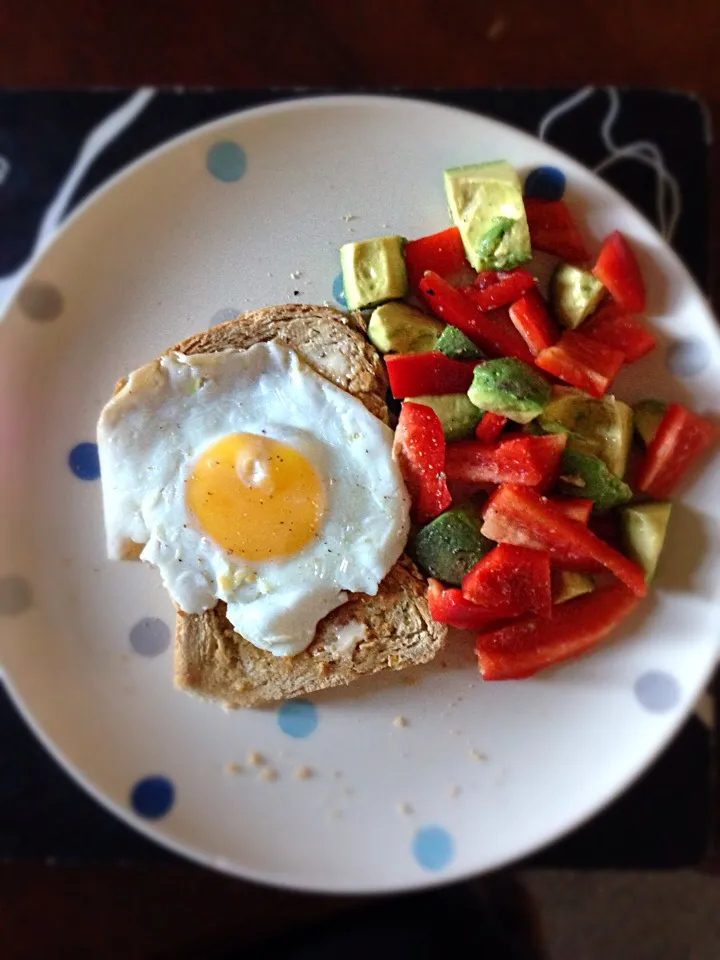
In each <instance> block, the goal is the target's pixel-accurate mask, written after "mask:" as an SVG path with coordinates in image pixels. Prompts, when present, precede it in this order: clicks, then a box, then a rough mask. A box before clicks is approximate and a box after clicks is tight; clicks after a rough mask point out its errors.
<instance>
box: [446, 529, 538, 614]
mask: <svg viewBox="0 0 720 960" xmlns="http://www.w3.org/2000/svg"><path fill="white" fill-rule="evenodd" d="M462 595H463V596H464V597H465V599H466V600H471V601H472V602H473V603H477V604H479V605H480V606H481V607H483V608H484V609H486V610H490V611H493V612H494V614H495V616H496V618H497V619H500V618H504V617H517V616H519V615H520V614H522V613H536V614H538V615H539V616H541V617H549V616H550V614H551V612H552V588H551V584H550V558H549V556H548V555H547V553H541V552H540V551H539V550H528V548H527V547H514V546H511V545H509V544H507V543H499V544H498V545H497V546H496V547H493V548H492V550H491V551H490V552H489V553H486V554H485V556H484V557H482V558H481V559H480V560H478V562H477V563H476V564H475V566H474V567H473V568H472V570H470V571H469V572H468V573H466V574H465V576H464V577H463V582H462Z"/></svg>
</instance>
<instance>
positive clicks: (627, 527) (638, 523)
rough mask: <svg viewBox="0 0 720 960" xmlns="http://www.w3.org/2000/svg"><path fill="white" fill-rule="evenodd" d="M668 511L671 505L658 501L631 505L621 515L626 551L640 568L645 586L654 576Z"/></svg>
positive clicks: (663, 538) (665, 530) (665, 529)
mask: <svg viewBox="0 0 720 960" xmlns="http://www.w3.org/2000/svg"><path fill="white" fill-rule="evenodd" d="M671 511H672V504H671V503H669V502H668V501H661V500H658V501H656V502H654V503H634V504H632V505H631V506H629V507H625V508H624V509H623V510H622V511H621V522H622V531H623V540H624V543H625V550H626V552H627V555H628V556H629V557H630V559H631V560H634V561H635V563H638V564H639V565H640V566H641V567H642V568H643V570H644V571H645V580H646V581H647V582H648V583H650V581H651V580H652V579H653V577H654V576H655V571H656V569H657V564H658V560H659V559H660V553H661V551H662V548H663V544H664V543H665V534H666V533H667V527H668V523H669V522H670V512H671Z"/></svg>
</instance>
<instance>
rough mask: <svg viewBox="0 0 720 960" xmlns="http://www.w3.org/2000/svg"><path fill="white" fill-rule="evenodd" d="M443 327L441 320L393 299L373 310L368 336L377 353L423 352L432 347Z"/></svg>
mask: <svg viewBox="0 0 720 960" xmlns="http://www.w3.org/2000/svg"><path fill="white" fill-rule="evenodd" d="M442 329H443V324H442V322H441V321H440V320H435V319H433V317H429V316H428V315H427V314H426V313H421V312H420V310H416V309H415V308H414V307H409V306H408V305H407V304H406V303H398V302H397V301H395V302H393V303H384V304H383V305H382V306H381V307H376V308H375V309H374V310H373V312H372V316H371V317H370V322H369V323H368V339H369V340H370V343H372V344H373V346H375V347H377V349H378V350H379V351H380V353H423V352H424V351H425V350H434V349H435V346H436V343H437V339H438V336H439V335H440V333H441V332H442Z"/></svg>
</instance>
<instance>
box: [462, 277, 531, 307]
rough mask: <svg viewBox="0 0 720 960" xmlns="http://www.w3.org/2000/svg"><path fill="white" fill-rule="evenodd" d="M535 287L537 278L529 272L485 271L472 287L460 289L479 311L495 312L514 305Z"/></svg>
mask: <svg viewBox="0 0 720 960" xmlns="http://www.w3.org/2000/svg"><path fill="white" fill-rule="evenodd" d="M534 286H535V278H534V277H533V275H532V274H531V273H528V272H527V270H523V269H522V268H520V267H517V268H516V269H515V270H483V271H481V272H480V273H479V274H478V275H477V277H476V278H475V280H474V282H473V284H472V286H469V287H460V290H461V292H462V293H464V294H465V296H466V297H469V299H470V300H472V302H473V303H474V304H475V306H476V307H477V308H478V310H483V311H487V310H494V309H495V307H505V306H507V304H509V303H514V302H515V301H516V300H517V299H518V298H519V297H521V296H522V295H523V294H524V293H527V291H528V290H530V289H531V288H532V287H534Z"/></svg>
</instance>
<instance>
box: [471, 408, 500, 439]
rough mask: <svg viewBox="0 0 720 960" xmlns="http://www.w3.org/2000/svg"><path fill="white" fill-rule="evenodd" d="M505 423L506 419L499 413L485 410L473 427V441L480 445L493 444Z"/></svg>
mask: <svg viewBox="0 0 720 960" xmlns="http://www.w3.org/2000/svg"><path fill="white" fill-rule="evenodd" d="M507 422H508V421H507V417H502V416H500V414H499V413H493V412H492V410H487V411H486V412H485V413H484V414H483V415H482V417H481V419H480V423H478V425H477V426H476V427H475V439H476V440H480V441H481V442H482V443H493V442H494V441H495V440H497V438H498V437H499V436H500V434H501V433H502V432H503V429H504V428H505V424H506V423H507Z"/></svg>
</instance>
